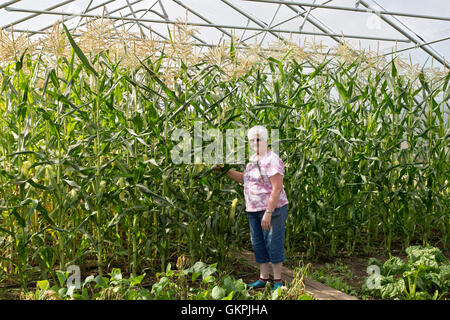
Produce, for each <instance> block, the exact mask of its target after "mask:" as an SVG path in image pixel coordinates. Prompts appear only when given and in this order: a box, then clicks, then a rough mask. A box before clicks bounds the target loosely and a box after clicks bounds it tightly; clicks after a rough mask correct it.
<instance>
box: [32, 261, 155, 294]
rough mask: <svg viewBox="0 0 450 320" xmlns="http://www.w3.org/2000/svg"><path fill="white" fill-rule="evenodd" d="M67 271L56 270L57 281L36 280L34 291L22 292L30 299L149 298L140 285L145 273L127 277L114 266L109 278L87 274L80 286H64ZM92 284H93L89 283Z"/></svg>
mask: <svg viewBox="0 0 450 320" xmlns="http://www.w3.org/2000/svg"><path fill="white" fill-rule="evenodd" d="M68 274H69V273H68V272H62V271H57V275H58V283H57V284H55V285H53V286H50V281H49V280H40V281H37V289H36V291H35V292H34V293H28V294H24V297H25V298H26V299H32V300H89V299H95V300H148V299H150V298H151V296H150V293H149V292H148V290H147V289H144V288H142V287H141V286H140V284H141V282H142V280H143V279H144V277H145V274H143V275H140V276H137V277H134V276H130V278H129V279H125V278H123V277H122V273H121V271H120V269H118V268H114V269H113V270H112V272H111V273H109V276H110V277H109V278H108V277H104V276H100V275H98V276H96V277H94V276H88V277H87V278H86V279H85V280H84V282H83V284H82V285H81V286H80V288H76V287H75V286H73V285H68V284H67V286H66V280H67V279H68ZM91 284H93V286H92V285H91Z"/></svg>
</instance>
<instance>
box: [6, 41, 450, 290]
mask: <svg viewBox="0 0 450 320" xmlns="http://www.w3.org/2000/svg"><path fill="white" fill-rule="evenodd" d="M66 36H67V40H68V41H69V42H70V44H71V47H72V48H73V49H72V51H71V55H69V56H68V57H59V59H58V60H57V61H56V62H57V63H56V64H55V65H53V66H52V65H49V64H48V63H47V62H46V60H45V59H44V58H43V57H42V56H40V55H31V54H29V53H27V52H26V51H25V52H23V54H22V55H16V58H15V60H14V61H11V62H10V63H7V64H5V65H4V66H3V67H2V68H1V80H2V81H1V90H0V94H1V95H0V109H1V113H0V120H1V121H0V166H1V167H0V168H1V175H0V185H1V189H0V195H1V196H0V212H1V215H0V243H1V246H0V253H1V254H0V266H1V273H0V274H1V276H0V281H1V280H2V279H10V280H12V279H16V280H19V281H20V284H22V285H23V286H25V285H26V284H27V282H28V281H30V279H31V278H33V277H34V276H35V275H36V273H39V274H44V275H46V276H47V277H53V278H56V275H55V270H56V269H64V268H66V267H67V266H68V265H71V264H78V265H86V264H88V263H93V264H94V265H95V266H97V267H98V272H99V273H100V274H102V272H105V270H107V269H110V268H111V267H113V266H116V265H117V264H125V265H128V266H129V271H130V272H131V273H133V274H134V275H136V274H137V273H138V272H142V271H145V270H147V269H151V270H154V269H159V268H161V269H164V268H165V266H166V265H167V263H168V261H173V260H174V259H176V257H177V256H180V255H186V256H188V257H189V258H190V259H191V261H196V260H199V259H202V260H215V261H225V259H226V257H227V254H228V253H229V252H231V251H232V250H234V249H236V248H238V247H240V246H241V245H243V243H245V242H246V241H248V230H247V229H248V226H247V225H246V216H245V208H244V201H243V190H242V186H239V185H236V184H234V183H231V182H230V180H225V179H218V174H217V173H214V172H213V171H212V170H211V168H210V167H209V166H205V165H189V164H181V165H178V164H174V163H173V162H172V161H171V157H170V154H171V150H172V149H173V148H174V146H175V145H176V144H177V143H178V142H177V141H172V140H171V136H172V133H173V130H174V129H176V128H184V129H187V130H188V131H189V132H191V133H193V129H194V123H195V121H202V122H203V126H204V128H206V127H209V128H217V129H220V130H221V131H223V132H225V130H226V129H236V128H239V127H243V128H249V127H251V126H253V125H257V124H264V125H265V126H266V127H267V128H268V129H278V130H279V134H280V144H279V151H280V156H281V158H282V159H283V161H284V162H285V165H286V172H285V174H286V175H285V180H284V185H285V189H286V192H287V195H288V199H289V201H290V204H289V217H288V221H287V241H286V245H287V249H288V252H290V253H299V252H306V254H307V256H313V255H314V254H316V253H317V252H319V251H325V252H329V254H330V255H335V254H337V253H338V252H340V251H342V250H346V251H347V252H348V253H352V252H354V251H355V250H360V249H361V248H365V249H370V248H377V247H379V246H380V245H381V246H384V247H385V248H386V249H387V250H390V248H391V245H392V244H393V243H401V244H402V245H403V246H405V247H406V246H408V245H409V244H411V243H414V242H421V243H433V244H436V245H440V246H441V247H443V248H448V244H449V234H450V228H449V227H450V215H449V184H448V177H449V163H450V161H449V149H448V145H449V143H448V142H449V133H450V131H449V123H448V110H449V108H448V98H449V93H450V91H449V86H448V83H449V79H450V76H449V74H448V72H447V73H444V74H443V76H441V77H438V78H436V77H435V78H430V77H427V76H426V75H425V74H424V73H419V74H418V75H417V77H415V78H413V79H411V78H408V77H406V76H405V75H403V74H401V73H400V72H399V71H398V70H397V68H396V63H395V61H394V60H393V61H391V62H389V63H388V64H386V65H385V68H384V69H382V70H380V69H378V68H372V67H371V66H370V65H368V64H367V63H366V62H364V61H363V60H362V59H360V58H359V57H355V58H353V59H352V60H351V61H339V60H337V59H333V58H330V59H329V60H323V61H322V62H320V63H316V62H314V61H312V60H310V59H304V60H301V61H300V60H298V61H297V60H296V59H294V58H293V57H291V56H289V55H286V56H285V57H283V58H281V59H277V58H275V57H266V58H265V60H264V61H262V62H260V63H259V64H257V65H254V66H253V67H252V68H250V69H249V70H248V72H246V73H245V74H243V75H241V76H239V77H236V78H234V79H230V77H228V76H227V75H226V72H224V71H223V69H222V68H221V66H220V65H218V64H211V63H206V62H198V63H197V64H189V65H186V64H184V63H183V60H182V59H181V58H180V60H179V68H178V70H177V73H176V74H173V79H172V80H173V81H172V82H171V85H168V84H167V82H166V81H165V79H166V78H165V77H166V74H165V73H164V72H165V70H164V69H162V68H161V66H163V65H164V63H165V59H169V57H168V56H167V55H166V54H165V53H164V51H162V52H160V54H159V55H158V56H157V57H155V56H151V57H148V58H142V59H141V60H138V63H137V64H136V65H135V66H134V67H133V66H129V65H127V66H123V65H121V64H120V62H119V61H117V60H116V59H115V56H114V54H113V53H111V52H109V51H107V50H104V51H100V52H95V53H94V52H91V53H89V52H85V53H83V52H82V51H81V50H80V48H79V47H78V46H77V45H76V43H75V41H74V40H73V39H72V38H71V37H70V35H69V34H68V33H67V34H66ZM235 52H236V51H235V50H234V49H233V50H230V54H231V56H230V59H231V60H232V59H233V57H234V55H235V54H236V53H235ZM170 58H171V59H173V57H170ZM136 59H137V58H136ZM192 136H193V134H192ZM235 167H236V168H237V169H239V170H243V165H236V166H235ZM234 199H237V201H236V200H234ZM233 200H234V201H233ZM232 203H233V205H232ZM93 259H95V261H92V260H93Z"/></svg>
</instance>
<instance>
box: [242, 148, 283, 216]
mask: <svg viewBox="0 0 450 320" xmlns="http://www.w3.org/2000/svg"><path fill="white" fill-rule="evenodd" d="M257 163H258V165H259V168H258V165H257ZM277 173H279V174H281V175H282V176H284V163H283V161H282V160H281V159H280V157H279V156H278V155H277V154H276V153H275V152H272V151H268V152H267V153H266V154H265V155H264V156H263V157H260V159H259V160H258V161H256V155H253V156H252V157H251V158H250V162H249V163H248V164H247V166H246V168H245V170H244V198H245V210H246V211H247V212H256V211H262V210H266V209H267V205H268V203H269V198H270V194H271V192H272V183H271V182H270V179H269V178H270V177H272V176H274V175H275V174H277ZM287 203H288V199H287V196H286V192H285V191H284V185H283V189H282V190H281V194H280V199H279V200H278V204H277V206H276V207H277V208H281V207H282V206H284V205H286V204H287Z"/></svg>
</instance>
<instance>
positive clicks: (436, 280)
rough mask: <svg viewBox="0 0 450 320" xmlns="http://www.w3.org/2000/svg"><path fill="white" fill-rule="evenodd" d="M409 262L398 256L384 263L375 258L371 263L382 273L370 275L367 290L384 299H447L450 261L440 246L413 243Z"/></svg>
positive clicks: (364, 289)
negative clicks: (415, 244) (424, 245)
mask: <svg viewBox="0 0 450 320" xmlns="http://www.w3.org/2000/svg"><path fill="white" fill-rule="evenodd" d="M406 253H407V259H408V261H407V262H404V261H403V260H402V259H400V258H398V257H391V258H389V259H388V260H387V261H386V262H385V263H384V264H381V263H380V261H378V260H377V259H375V258H371V259H370V260H369V265H377V266H378V267H379V270H380V274H378V275H372V276H371V277H372V280H375V282H370V281H371V279H369V278H367V280H366V282H365V283H364V285H363V292H365V293H369V294H371V295H373V296H376V297H380V298H382V299H407V300H423V299H433V300H436V299H443V298H446V297H448V293H449V288H450V261H449V260H448V259H447V258H446V257H445V256H444V255H443V254H442V252H441V251H440V250H439V248H435V247H431V246H429V247H422V246H410V247H408V248H407V249H406Z"/></svg>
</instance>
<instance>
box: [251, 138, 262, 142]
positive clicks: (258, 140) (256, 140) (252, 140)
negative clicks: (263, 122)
mask: <svg viewBox="0 0 450 320" xmlns="http://www.w3.org/2000/svg"><path fill="white" fill-rule="evenodd" d="M260 141H261V139H260V138H256V139H250V142H260Z"/></svg>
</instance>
